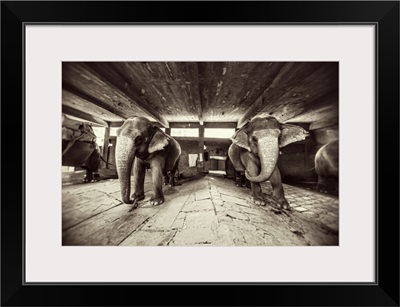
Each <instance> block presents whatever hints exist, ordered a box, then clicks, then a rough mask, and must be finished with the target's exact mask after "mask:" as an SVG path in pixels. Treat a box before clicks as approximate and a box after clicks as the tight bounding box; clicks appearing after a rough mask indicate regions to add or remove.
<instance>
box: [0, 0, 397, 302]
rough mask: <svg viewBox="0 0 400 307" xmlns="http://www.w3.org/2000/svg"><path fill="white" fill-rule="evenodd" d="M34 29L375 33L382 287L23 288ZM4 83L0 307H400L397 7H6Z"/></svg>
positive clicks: (313, 3)
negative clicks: (352, 27)
mask: <svg viewBox="0 0 400 307" xmlns="http://www.w3.org/2000/svg"><path fill="white" fill-rule="evenodd" d="M27 23H43V24H51V23H57V24H69V23H94V24H97V23H136V24H142V23H147V24H148V23H150V24H151V23H165V24H170V23H173V24H204V23H208V24H226V25H234V24H238V23H240V24H274V23H276V24H374V25H375V26H376V38H377V40H376V50H375V51H376V89H377V90H376V118H375V120H376V127H377V129H376V135H375V137H376V142H375V143H376V152H375V154H376V168H375V171H376V182H375V187H376V200H375V201H376V226H377V231H376V243H377V244H376V246H377V249H376V254H375V255H376V269H377V271H376V283H372V284H371V283H368V284H360V283H358V284H353V283H336V284H334V283H321V284H302V283H300V284H289V283H272V284H271V283H266V284H263V283H150V284H108V283H99V284H50V283H49V284H38V285H35V284H26V283H24V276H23V272H24V256H23V253H24V244H25V242H24V239H23V229H24V227H23V225H24V222H25V221H24V203H25V196H24V191H25V185H26V184H28V183H27V182H25V177H24V174H25V164H24V163H25V162H24V157H25V156H24V153H25V151H24V146H25V143H24V142H25V131H24V127H25V126H24V121H25V117H24V108H25V107H24V103H25V102H24V86H25V84H24V25H25V24H27ZM1 75H2V78H1V87H2V92H1V126H2V142H1V144H2V149H3V150H2V151H1V156H2V158H1V162H2V163H1V169H2V180H1V187H2V189H1V190H2V193H1V305H2V306H128V305H131V306H136V305H137V306H140V305H146V306H150V305H151V306H170V305H179V306H181V305H196V306H200V305H206V306H210V305H216V306H220V305H226V306H229V305H231V306H256V305H257V306H264V305H265V306H315V305H319V306H399V197H398V196H399V195H398V188H399V182H398V175H399V173H398V170H399V164H398V162H399V2H398V1H354V2H353V1H347V2H339V1H338V2H335V1H332V2H331V1H295V2H290V1H280V2H278V1H256V2H239V1H238V2H236V1H232V2H227V1H221V2H206V1H204V2H195V1H193V2H166V1H163V2H154V1H148V2H134V1H121V2H117V1H115V2H114V1H111V2H107V1H99V2H96V1H88V2H82V1H69V2H64V1H54V2H53V1H43V2H39V1H38V2H35V1H30V2H24V1H15V2H13V1H3V2H2V3H1ZM355 120H356V119H355ZM10 128H11V129H10ZM44 135H45V132H44ZM38 137H39V138H40V137H43V136H38ZM21 161H22V162H21ZM389 176H390V177H389ZM388 178H390V180H389V179H388ZM360 214H362V213H360ZM355 223H356V221H355ZM160 261H162V259H160ZM132 265H135V263H134V261H133V264H132ZM282 267H283V268H284V267H285V264H282ZM310 269H312V268H310Z"/></svg>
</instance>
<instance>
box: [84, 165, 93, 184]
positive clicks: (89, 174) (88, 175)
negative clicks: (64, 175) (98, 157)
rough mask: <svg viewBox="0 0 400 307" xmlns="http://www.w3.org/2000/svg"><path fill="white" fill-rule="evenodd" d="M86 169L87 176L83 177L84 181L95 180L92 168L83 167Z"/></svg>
mask: <svg viewBox="0 0 400 307" xmlns="http://www.w3.org/2000/svg"><path fill="white" fill-rule="evenodd" d="M83 168H85V169H86V175H85V178H83V182H84V183H87V182H92V180H93V174H92V170H91V169H90V168H87V167H83Z"/></svg>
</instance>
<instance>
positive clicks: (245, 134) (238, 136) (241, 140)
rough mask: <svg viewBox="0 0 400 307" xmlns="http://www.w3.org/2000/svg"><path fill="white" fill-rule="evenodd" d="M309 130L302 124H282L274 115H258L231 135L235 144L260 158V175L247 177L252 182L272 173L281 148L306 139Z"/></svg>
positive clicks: (266, 178)
mask: <svg viewBox="0 0 400 307" xmlns="http://www.w3.org/2000/svg"><path fill="white" fill-rule="evenodd" d="M307 135H308V132H307V131H305V130H304V129H303V128H301V127H300V126H296V125H290V124H282V123H280V122H278V120H276V119H275V118H274V117H257V118H254V119H253V120H252V121H250V122H249V123H247V124H246V125H245V126H244V127H242V128H241V129H239V130H238V131H236V133H235V134H234V135H233V136H232V137H231V140H232V142H233V143H234V144H236V145H237V146H239V147H242V148H245V149H246V150H248V151H249V152H251V153H252V154H253V155H255V156H256V157H258V159H259V160H260V165H261V171H260V174H259V175H258V176H255V177H251V176H250V175H249V174H248V172H247V171H246V172H245V175H246V178H247V179H248V180H250V181H252V182H263V181H266V180H268V179H269V177H270V176H271V175H272V173H273V171H274V169H275V166H276V164H277V162H278V156H279V148H280V147H283V146H286V145H288V144H290V143H293V142H297V141H300V140H304V139H305V138H306V136H307Z"/></svg>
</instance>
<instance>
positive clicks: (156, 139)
mask: <svg viewBox="0 0 400 307" xmlns="http://www.w3.org/2000/svg"><path fill="white" fill-rule="evenodd" d="M154 129H155V133H154V134H153V137H152V138H151V140H150V143H149V153H152V152H155V151H159V150H164V148H165V147H166V146H167V145H168V144H169V137H168V136H167V135H166V134H165V133H164V132H162V130H160V129H159V128H157V127H156V128H154Z"/></svg>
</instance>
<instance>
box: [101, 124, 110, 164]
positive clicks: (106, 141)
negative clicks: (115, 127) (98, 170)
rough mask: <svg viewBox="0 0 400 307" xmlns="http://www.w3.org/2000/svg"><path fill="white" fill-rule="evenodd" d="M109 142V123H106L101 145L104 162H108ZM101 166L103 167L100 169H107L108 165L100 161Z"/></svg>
mask: <svg viewBox="0 0 400 307" xmlns="http://www.w3.org/2000/svg"><path fill="white" fill-rule="evenodd" d="M109 141H110V123H108V126H107V127H106V129H105V133H104V144H103V153H102V157H103V159H104V160H106V161H108V144H109ZM101 165H104V167H102V168H108V165H107V164H106V163H104V161H101Z"/></svg>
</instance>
